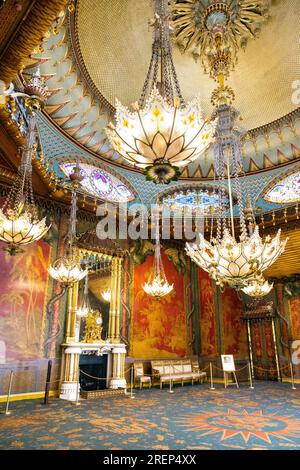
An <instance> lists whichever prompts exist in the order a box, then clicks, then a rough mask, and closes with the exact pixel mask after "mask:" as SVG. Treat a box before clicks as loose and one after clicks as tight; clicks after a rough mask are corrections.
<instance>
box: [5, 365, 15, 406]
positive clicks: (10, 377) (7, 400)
mask: <svg viewBox="0 0 300 470" xmlns="http://www.w3.org/2000/svg"><path fill="white" fill-rule="evenodd" d="M13 375H14V371H13V370H11V371H10V376H9V385H8V391H7V399H6V407H5V411H3V412H2V414H6V415H10V414H11V411H8V407H9V399H10V393H11V387H12V381H13Z"/></svg>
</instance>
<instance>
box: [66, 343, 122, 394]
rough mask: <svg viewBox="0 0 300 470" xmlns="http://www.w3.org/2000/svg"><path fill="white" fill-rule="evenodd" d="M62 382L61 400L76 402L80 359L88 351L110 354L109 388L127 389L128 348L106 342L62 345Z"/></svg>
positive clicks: (120, 344)
mask: <svg viewBox="0 0 300 470" xmlns="http://www.w3.org/2000/svg"><path fill="white" fill-rule="evenodd" d="M62 348H63V360H62V380H61V387H60V398H62V399H64V400H70V401H75V400H77V399H78V397H77V393H78V389H79V387H78V380H79V358H80V355H81V354H82V353H84V352H86V351H95V352H96V354H97V352H98V353H99V355H100V354H108V367H107V386H108V388H114V389H117V388H126V380H125V377H124V366H125V355H126V347H125V344H123V343H113V342H109V341H104V342H101V343H81V342H69V343H64V344H62Z"/></svg>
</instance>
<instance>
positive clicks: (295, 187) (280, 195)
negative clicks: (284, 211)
mask: <svg viewBox="0 0 300 470" xmlns="http://www.w3.org/2000/svg"><path fill="white" fill-rule="evenodd" d="M264 199H265V201H268V202H275V203H278V204H286V203H290V202H297V201H300V171H298V172H297V173H293V174H292V175H289V176H287V177H286V178H284V179H283V180H281V181H279V182H278V183H276V184H275V185H274V186H273V187H272V188H271V189H270V190H269V191H268V192H267V193H266V194H265V196H264Z"/></svg>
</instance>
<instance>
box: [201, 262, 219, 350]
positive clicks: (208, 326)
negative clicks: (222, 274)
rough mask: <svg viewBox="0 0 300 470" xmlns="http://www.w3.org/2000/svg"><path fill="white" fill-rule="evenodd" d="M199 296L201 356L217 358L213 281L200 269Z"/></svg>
mask: <svg viewBox="0 0 300 470" xmlns="http://www.w3.org/2000/svg"><path fill="white" fill-rule="evenodd" d="M198 272H199V295H200V299H199V300H200V338H201V355H202V356H215V355H216V354H217V346H216V324H215V302H214V294H213V288H212V281H211V279H210V277H209V275H208V273H207V272H205V271H203V269H199V271H198Z"/></svg>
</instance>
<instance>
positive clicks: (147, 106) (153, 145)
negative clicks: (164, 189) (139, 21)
mask: <svg viewBox="0 0 300 470" xmlns="http://www.w3.org/2000/svg"><path fill="white" fill-rule="evenodd" d="M154 1H155V17H154V19H153V20H152V21H151V26H153V28H154V39H153V45H152V57H151V61H150V66H149V69H148V73H147V76H146V80H145V83H144V87H143V91H142V95H141V98H140V100H139V102H136V103H135V104H134V105H133V111H132V112H131V111H130V110H129V109H128V108H126V107H125V106H123V105H122V104H121V103H120V102H119V101H117V103H116V114H115V120H116V125H114V124H112V123H110V124H109V125H108V126H106V128H105V130H106V133H107V136H108V138H109V140H110V142H111V144H112V146H113V148H114V149H115V150H116V151H117V152H118V153H120V154H121V155H122V156H123V158H124V159H125V160H126V161H128V162H129V163H131V164H132V165H134V166H136V167H138V168H141V169H143V170H144V173H145V174H146V175H147V179H148V180H152V181H154V182H155V183H169V182H170V181H171V180H177V178H178V176H179V174H180V170H179V168H182V167H184V166H186V165H187V164H189V163H190V162H192V161H194V160H195V159H196V158H198V157H199V155H200V154H201V153H202V152H203V151H204V150H205V148H206V147H207V146H208V145H209V144H210V142H211V137H212V134H213V130H214V126H213V124H212V123H211V122H208V121H207V120H204V119H203V118H202V113H201V109H200V105H199V103H198V100H197V99H194V100H192V101H191V102H190V103H188V104H185V102H184V100H183V98H182V95H181V91H180V87H179V83H178V79H177V75H176V71H175V67H174V63H173V59H172V47H171V43H170V26H169V14H168V1H167V0H154Z"/></svg>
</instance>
